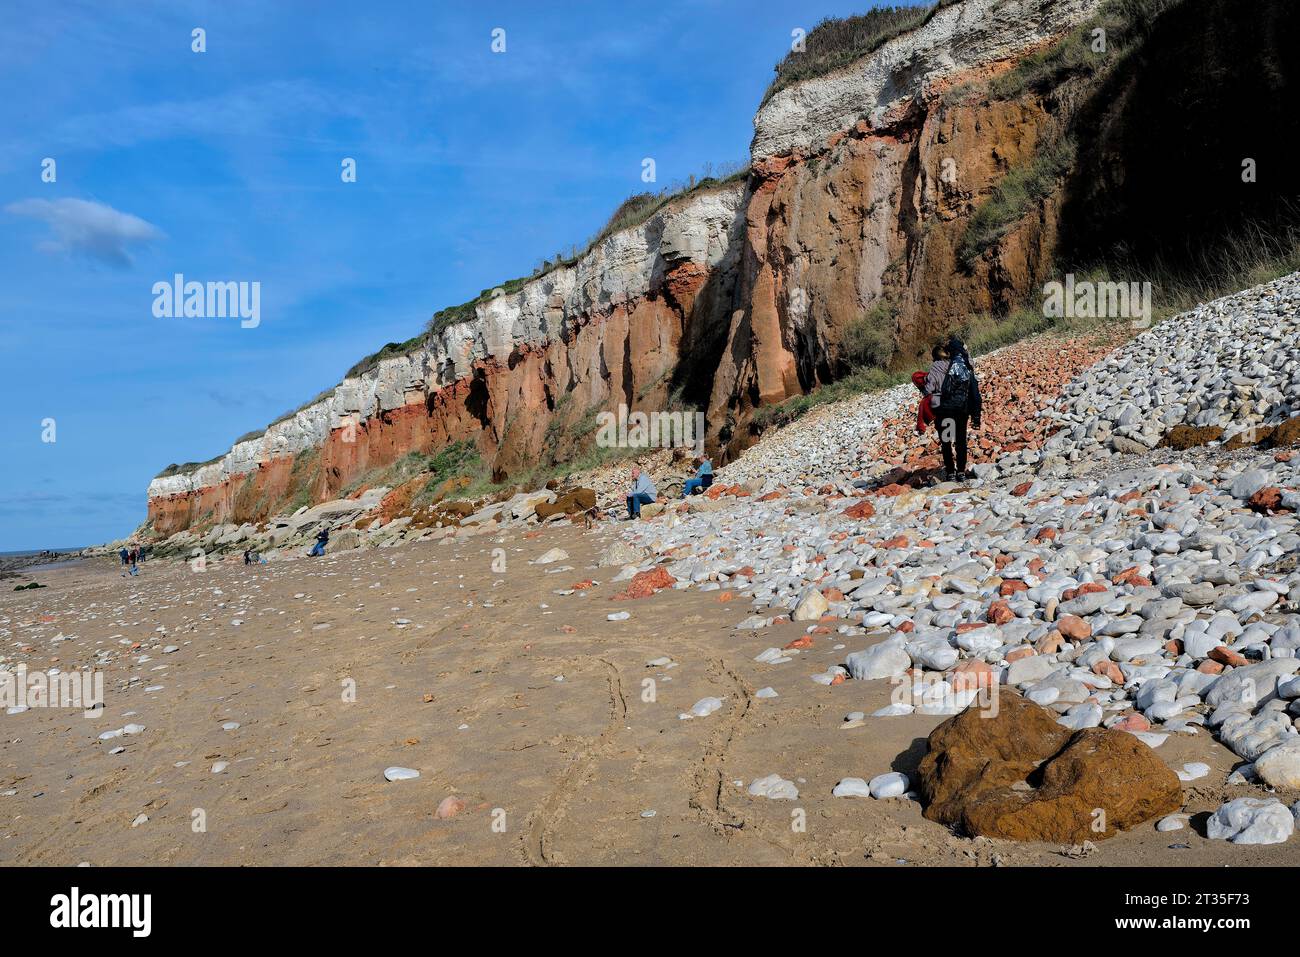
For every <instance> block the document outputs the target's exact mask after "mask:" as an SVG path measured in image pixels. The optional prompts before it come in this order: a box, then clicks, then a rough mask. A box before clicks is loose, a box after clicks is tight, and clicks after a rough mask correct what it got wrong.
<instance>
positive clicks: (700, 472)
mask: <svg viewBox="0 0 1300 957" xmlns="http://www.w3.org/2000/svg"><path fill="white" fill-rule="evenodd" d="M712 484H713V462H712V460H710V459H709V457H708V456H707V455H705V456H704V457H703V458H702V459H700V467H699V468H698V469H696V471H695V478H688V479H687V480H686V484H685V485H683V486H682V498H690V497H691V496H692V495H698V494H699V493H701V492H703V491H704V490H705V489H706V488H708V487H709V486H710V485H712Z"/></svg>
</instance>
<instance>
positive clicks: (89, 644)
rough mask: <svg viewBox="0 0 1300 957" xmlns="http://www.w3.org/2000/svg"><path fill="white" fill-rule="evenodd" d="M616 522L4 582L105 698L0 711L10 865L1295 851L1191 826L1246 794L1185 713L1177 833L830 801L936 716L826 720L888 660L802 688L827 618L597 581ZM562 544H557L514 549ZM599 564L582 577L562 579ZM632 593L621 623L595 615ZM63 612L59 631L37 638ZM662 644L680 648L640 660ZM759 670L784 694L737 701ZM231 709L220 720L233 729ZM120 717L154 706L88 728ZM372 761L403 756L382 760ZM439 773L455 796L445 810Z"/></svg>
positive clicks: (858, 696) (900, 761)
mask: <svg viewBox="0 0 1300 957" xmlns="http://www.w3.org/2000/svg"><path fill="white" fill-rule="evenodd" d="M608 536H609V532H608V531H607V530H596V531H583V530H580V529H577V528H572V527H568V526H565V527H549V528H547V529H546V530H544V531H543V532H542V533H541V534H540V535H536V536H535V537H533V538H530V539H526V538H524V536H523V533H522V530H510V531H509V532H507V533H504V534H503V535H502V536H501V538H502V539H503V540H502V541H501V543H500V544H498V543H497V542H496V541H494V540H493V538H492V537H490V536H480V537H477V538H472V539H469V540H468V541H464V542H460V543H456V544H445V545H443V544H432V543H421V544H415V545H409V546H405V547H401V548H392V549H380V550H373V551H354V552H347V553H343V554H335V555H327V556H326V557H325V558H323V559H318V560H306V559H303V560H296V561H286V562H282V563H277V564H272V565H264V566H256V567H253V568H245V566H244V565H243V564H242V563H240V562H239V561H238V560H237V558H236V559H235V560H232V561H228V562H225V563H217V562H210V563H209V564H208V566H207V568H206V570H205V571H202V572H194V571H192V570H191V569H190V567H189V566H188V565H187V564H185V563H183V562H180V561H177V560H163V559H155V560H151V561H149V562H147V563H146V564H145V565H144V566H143V567H142V570H141V573H140V575H139V576H138V577H136V578H124V577H122V576H121V573H120V570H119V567H118V566H117V565H116V563H115V560H114V561H113V562H110V561H108V560H104V561H94V562H89V563H86V564H81V565H77V566H75V567H65V568H60V569H52V570H48V571H46V572H43V573H41V575H40V580H41V582H42V583H43V584H46V585H48V586H49V587H48V588H45V589H39V590H33V591H30V592H19V593H14V592H4V593H2V594H0V654H3V655H5V656H6V659H7V661H8V662H9V663H10V664H17V663H18V662H20V661H25V662H26V663H27V665H28V668H29V669H44V668H48V667H51V666H53V667H59V668H63V669H72V668H78V667H89V666H91V665H92V664H93V663H94V660H95V654H96V652H99V651H103V650H105V649H107V650H109V652H110V653H111V660H110V661H109V662H108V663H107V665H106V667H104V669H103V670H104V672H105V686H106V699H107V700H106V707H105V709H104V714H103V715H102V716H100V717H98V718H87V717H84V716H83V714H82V712H81V711H79V710H67V709H64V710H56V709H49V708H32V709H31V710H28V711H26V712H23V713H20V714H15V715H7V716H4V715H0V721H3V724H2V725H0V792H4V791H8V790H11V789H13V790H15V791H16V793H15V794H13V795H3V794H0V864H48V865H69V864H77V863H81V862H88V863H90V864H93V865H110V864H112V865H158V864H182V865H189V864H200V865H205V864H206V865H212V864H218V865H241V864H255V865H276V864H412V865H421V864H499V865H512V864H521V865H527V864H609V865H623V864H632V865H635V864H641V865H659V864H697V865H720V864H844V865H854V864H855V865H863V864H868V865H870V864H875V865H895V864H902V863H906V864H910V865H916V864H923V865H924V864H969V865H977V864H978V865H988V864H992V863H1001V864H1046V865H1062V866H1066V865H1084V866H1086V865H1094V864H1095V865H1116V864H1140V865H1144V866H1159V865H1170V864H1178V865H1205V866H1222V865H1254V864H1271V865H1294V864H1297V863H1300V845H1297V844H1296V843H1295V842H1294V841H1293V842H1290V843H1288V844H1282V845H1275V846H1268V847H1244V846H1242V847H1239V846H1235V845H1232V844H1229V843H1227V842H1223V841H1210V840H1208V839H1206V838H1205V837H1204V836H1203V830H1202V828H1201V827H1200V826H1199V825H1198V823H1197V822H1198V821H1199V819H1200V818H1201V817H1203V816H1204V814H1203V813H1201V812H1208V811H1211V810H1213V809H1214V808H1216V807H1217V806H1218V805H1219V803H1220V802H1221V801H1222V800H1225V799H1228V798H1231V797H1240V796H1245V795H1258V794H1259V793H1260V790H1259V789H1258V788H1251V787H1245V786H1242V787H1226V786H1223V785H1221V784H1220V783H1219V782H1222V781H1223V780H1224V779H1225V778H1226V775H1227V773H1228V771H1229V770H1230V769H1231V768H1232V767H1233V766H1234V765H1235V764H1237V763H1239V762H1238V761H1237V760H1236V759H1235V758H1234V756H1233V755H1232V754H1231V753H1230V752H1229V751H1227V750H1226V749H1225V748H1223V747H1222V746H1221V745H1219V744H1218V743H1216V742H1214V741H1213V740H1212V739H1211V738H1210V736H1209V735H1208V734H1201V735H1197V736H1195V737H1184V736H1179V735H1174V736H1172V737H1171V738H1170V740H1169V741H1168V742H1167V744H1166V745H1165V746H1164V747H1162V748H1160V749H1159V751H1158V752H1157V754H1159V756H1160V757H1161V758H1162V759H1164V760H1165V761H1166V762H1167V763H1169V764H1170V765H1171V766H1174V767H1180V766H1181V765H1182V764H1183V762H1185V761H1205V762H1207V763H1209V764H1210V765H1211V767H1212V769H1213V770H1212V772H1211V774H1210V775H1209V776H1208V777H1206V778H1203V779H1202V780H1200V781H1198V782H1195V783H1193V784H1192V785H1188V786H1186V787H1185V794H1186V796H1187V800H1188V805H1187V809H1188V810H1189V811H1191V812H1193V815H1194V816H1193V827H1192V828H1191V829H1184V830H1182V831H1177V832H1172V833H1158V832H1157V831H1156V830H1155V828H1154V826H1153V825H1145V826H1143V827H1142V828H1139V829H1138V830H1136V831H1133V832H1129V833H1126V834H1121V835H1119V836H1118V837H1116V838H1114V839H1112V840H1109V841H1103V842H1099V844H1098V847H1097V849H1096V850H1095V851H1094V852H1092V853H1090V854H1088V855H1087V856H1086V857H1084V858H1082V859H1074V858H1071V857H1068V856H1066V855H1065V854H1063V853H1062V852H1063V850H1064V849H1063V848H1061V847H1060V846H1058V845H1040V844H1030V845H1025V844H1015V843H1011V842H1003V841H990V840H983V839H980V840H970V839H966V838H961V837H957V836H954V835H952V834H951V833H950V832H949V831H948V830H947V829H946V828H944V827H942V826H940V825H937V824H933V823H931V822H929V821H926V820H924V819H923V818H922V816H921V811H920V806H919V805H918V804H917V803H916V802H914V801H909V800H901V799H899V800H885V801H877V800H871V799H860V798H855V799H841V798H833V797H831V789H832V788H833V787H834V785H835V784H836V782H837V781H839V780H840V779H841V778H844V777H849V776H853V777H862V778H870V777H872V776H874V775H876V774H879V773H882V772H884V771H888V770H901V771H904V772H911V771H913V770H914V769H915V766H916V763H917V762H918V761H919V759H920V756H921V754H922V753H923V751H924V740H925V736H926V735H927V734H928V733H929V732H930V730H931V729H932V728H933V727H934V726H935V725H937V724H938V723H939V722H940V721H942V720H944V719H943V718H941V717H927V716H923V715H910V716H907V717H901V718H881V719H869V721H868V723H867V726H866V727H861V728H855V729H850V730H845V729H843V728H842V727H840V726H841V725H842V724H843V720H844V716H845V715H846V714H847V713H849V712H851V711H855V710H861V711H866V712H868V713H870V712H871V711H873V710H875V709H876V708H879V707H882V706H883V705H885V704H887V703H888V702H889V697H890V690H891V689H890V686H889V684H888V683H887V682H885V681H874V682H854V681H849V682H845V683H844V684H841V685H837V686H832V687H827V686H823V685H819V684H816V683H814V682H813V681H812V680H811V678H810V676H811V675H812V674H814V673H816V672H819V671H823V670H824V669H825V668H826V667H828V666H830V665H833V664H837V663H839V662H841V661H842V660H843V655H844V654H845V652H844V651H835V650H833V649H832V645H834V644H835V643H836V642H835V641H834V640H833V639H832V637H825V638H819V639H817V641H816V643H815V645H814V647H813V649H812V650H811V651H808V652H805V653H804V654H803V655H802V656H801V657H800V658H798V659H796V660H795V661H792V662H790V663H788V664H783V665H777V666H772V665H763V664H758V663H756V662H754V661H753V658H754V656H755V655H757V654H758V653H759V652H761V651H762V650H764V649H765V648H767V647H770V646H773V645H783V644H785V643H786V642H788V641H790V640H792V639H794V638H796V637H798V636H799V635H801V634H802V633H803V631H804V628H803V626H800V625H797V624H785V625H778V626H775V627H774V628H772V629H770V630H769V632H767V633H764V634H761V635H759V636H757V637H755V636H752V635H750V634H749V633H744V632H736V631H735V630H734V626H735V624H736V622H738V621H739V620H740V619H741V618H743V617H745V615H747V614H748V613H749V608H748V604H747V602H745V601H744V600H741V599H737V600H736V601H731V602H725V601H720V600H719V593H718V592H711V593H710V592H705V593H701V592H699V591H696V590H694V589H691V590H688V591H672V590H670V591H666V592H661V593H659V594H657V595H655V596H653V597H651V598H646V599H639V600H634V601H616V600H614V599H613V595H614V594H615V593H616V592H617V591H619V590H620V589H621V588H622V587H623V586H622V585H621V584H618V583H611V582H610V581H609V579H610V578H611V577H612V576H613V574H614V573H615V572H616V569H612V568H601V569H596V568H594V567H592V566H593V565H594V563H595V558H596V556H597V555H598V554H599V553H600V550H601V549H602V548H603V546H604V545H605V544H606V542H607V541H608V540H609V538H608ZM554 546H559V547H561V548H564V549H566V550H567V551H568V552H569V554H570V558H569V560H568V561H567V562H559V563H557V564H555V565H547V566H536V565H532V564H529V560H530V559H533V558H536V557H537V556H539V555H541V554H542V553H543V552H545V551H546V550H547V549H549V548H551V547H554ZM498 547H500V548H504V549H505V554H506V557H507V570H506V571H504V572H500V573H498V572H494V571H493V568H492V565H493V558H494V556H493V551H492V550H493V549H494V548H498ZM498 557H499V556H498ZM566 565H571V566H573V567H572V568H571V569H569V570H567V571H555V569H557V568H560V567H563V566H566ZM498 567H499V566H498ZM589 578H595V579H596V580H597V581H599V582H600V583H601V584H599V585H597V586H595V587H593V588H591V589H588V590H586V591H580V592H575V593H574V594H572V595H569V596H559V595H556V594H554V591H555V590H556V589H564V588H568V587H570V586H571V585H573V584H574V583H575V582H579V581H582V580H584V579H589ZM299 594H301V595H302V596H303V597H301V598H296V597H295V595H299ZM624 610H626V611H629V612H631V616H632V617H631V619H630V620H628V621H623V622H609V621H606V618H605V616H606V615H607V614H609V613H611V612H615V611H624ZM236 619H238V620H240V621H241V622H242V624H240V625H234V624H232V622H233V621H234V620H236ZM403 619H404V620H406V621H407V622H409V623H408V624H405V625H399V624H397V622H399V620H403ZM160 627H161V628H165V629H166V631H165V633H164V632H160V631H159V630H158V629H159V628H160ZM60 633H62V634H63V635H65V636H74V637H73V639H72V640H70V641H54V640H53V639H54V638H55V636H56V635H58V634H60ZM123 642H126V643H125V644H124V643H123ZM137 642H138V643H140V646H139V647H138V648H134V649H133V648H132V647H131V645H132V644H133V643H137ZM171 645H174V646H177V648H178V650H177V651H175V652H173V653H167V654H164V653H163V648H164V647H167V646H171ZM23 649H31V650H30V651H24V650H23ZM660 656H670V657H671V658H672V659H673V660H674V661H676V662H677V663H678V666H677V667H673V668H669V669H664V668H651V667H647V664H646V663H647V662H648V661H650V660H652V659H655V658H658V657H660ZM142 659H147V660H142ZM132 677H136V678H138V680H136V681H134V682H131V681H130V679H131V678H132ZM647 680H649V681H651V682H652V684H647V683H646V682H647ZM350 682H355V700H354V701H349V700H345V698H348V697H350V696H349V695H348V694H347V690H348V688H349V687H351V684H350ZM768 685H770V686H772V687H774V688H775V689H776V690H777V691H778V692H779V693H780V697H778V698H775V699H766V700H765V699H757V698H755V697H754V692H755V691H756V690H757V689H759V688H762V687H764V686H768ZM156 686H161V688H160V690H153V691H150V690H146V689H147V688H151V687H156ZM705 696H716V697H720V698H724V699H725V700H724V704H723V707H722V709H721V710H720V711H718V712H716V713H715V714H713V715H711V716H709V717H706V718H696V719H692V720H686V721H683V720H680V719H679V717H678V715H679V714H680V713H682V712H684V711H687V710H688V709H689V708H690V707H691V705H692V704H694V703H695V702H696V701H698V700H699V699H700V698H703V697H705ZM426 699H427V700H426ZM232 721H233V722H238V723H239V727H238V729H235V730H223V728H222V725H223V723H226V722H232ZM128 722H135V723H139V724H143V725H144V726H145V730H144V731H143V732H141V733H139V734H137V735H128V736H124V737H121V738H115V739H110V740H107V741H100V740H98V735H99V734H100V733H101V732H102V731H105V730H112V729H116V728H121V727H123V726H124V725H125V724H126V723H128ZM462 726H466V727H462ZM115 747H124V748H125V751H123V752H122V753H120V754H117V755H112V754H110V753H109V752H110V750H111V749H113V748H115ZM222 761H224V762H228V764H229V767H228V768H227V769H226V770H225V771H223V772H222V773H219V774H214V773H212V770H211V769H212V767H213V766H214V764H216V763H217V762H222ZM181 762H186V763H184V764H181V765H180V766H178V764H180V763H181ZM390 766H403V767H409V768H414V769H416V770H418V771H419V772H420V777H419V778H418V779H415V780H409V781H396V782H387V781H385V780H384V769H385V768H387V767H390ZM771 773H779V774H780V775H781V776H782V777H785V778H788V779H791V780H793V781H795V782H796V784H797V785H798V787H799V790H800V797H799V799H798V800H797V801H770V800H767V799H766V798H762V797H751V796H750V795H749V794H747V793H746V791H745V787H743V786H737V784H736V782H743V784H744V785H745V786H747V785H748V784H749V782H750V781H752V780H754V779H755V778H758V777H762V776H765V775H767V774H771ZM1210 782H1214V783H1213V784H1211V783H1210ZM449 795H455V796H458V797H460V798H462V799H463V800H464V801H465V802H467V805H466V807H465V809H464V810H463V811H461V812H460V813H459V814H457V815H456V816H455V817H452V818H450V819H446V820H440V819H438V818H437V817H436V815H435V810H436V808H437V807H438V804H439V802H440V801H442V800H443V799H444V798H445V797H447V796H449ZM1279 797H1282V798H1283V799H1284V800H1294V798H1295V797H1296V796H1295V795H1291V796H1288V795H1281V794H1280V795H1279ZM647 811H654V812H655V813H654V815H653V816H642V815H643V812H647ZM141 814H144V815H147V816H148V821H147V822H145V823H141V824H139V825H138V826H135V827H133V826H132V822H133V821H135V820H136V819H137V818H138V816H139V815H141ZM801 819H802V821H803V823H804V825H805V826H804V827H803V828H802V829H800V828H799V826H798V825H799V823H800V820H801ZM199 823H201V824H202V825H203V826H202V828H201V829H200V828H199V827H198V824H199ZM1180 844H1186V845H1189V846H1188V847H1187V848H1177V847H1175V848H1171V847H1170V845H1180Z"/></svg>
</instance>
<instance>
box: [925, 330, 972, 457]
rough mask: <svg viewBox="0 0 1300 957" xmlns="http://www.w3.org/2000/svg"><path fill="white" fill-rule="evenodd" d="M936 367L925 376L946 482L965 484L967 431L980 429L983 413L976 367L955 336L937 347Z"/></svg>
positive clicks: (964, 347)
mask: <svg viewBox="0 0 1300 957" xmlns="http://www.w3.org/2000/svg"><path fill="white" fill-rule="evenodd" d="M932 355H933V357H934V360H935V361H934V363H933V364H932V365H931V366H930V371H929V372H928V373H927V374H926V379H925V391H926V394H927V395H929V396H930V401H931V403H932V404H933V406H934V419H935V425H936V427H937V431H938V433H939V448H940V450H941V451H942V452H943V477H944V481H946V482H951V481H953V480H956V481H958V482H965V481H966V480H967V479H968V478H970V476H969V475H968V474H967V472H966V428H967V425H968V424H969V425H970V426H971V427H973V428H976V429H978V428H979V427H980V418H981V414H982V413H983V410H984V408H983V401H982V400H981V399H980V387H979V381H978V380H977V379H976V378H975V363H973V362H972V361H971V357H970V353H969V352H967V351H966V346H965V345H963V344H962V341H961V340H960V339H958V338H957V337H956V336H952V337H951V338H950V339H949V340H948V341H947V342H946V343H944V344H943V345H941V346H937V347H935V349H934V351H933V353H932Z"/></svg>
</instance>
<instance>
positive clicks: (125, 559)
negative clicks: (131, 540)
mask: <svg viewBox="0 0 1300 957" xmlns="http://www.w3.org/2000/svg"><path fill="white" fill-rule="evenodd" d="M117 554H118V556H119V557H120V558H121V559H122V567H123V568H125V567H126V566H127V565H129V564H130V563H131V553H130V552H128V551H127V550H126V546H125V545H123V546H122V547H121V548H120V549H119V550H118V553H117Z"/></svg>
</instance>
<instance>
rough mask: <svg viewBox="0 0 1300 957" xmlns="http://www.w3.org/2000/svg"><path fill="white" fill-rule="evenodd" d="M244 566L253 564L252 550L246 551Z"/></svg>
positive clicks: (247, 549)
mask: <svg viewBox="0 0 1300 957" xmlns="http://www.w3.org/2000/svg"><path fill="white" fill-rule="evenodd" d="M244 564H245V565H251V564H253V550H252V549H251V548H245V549H244Z"/></svg>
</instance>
